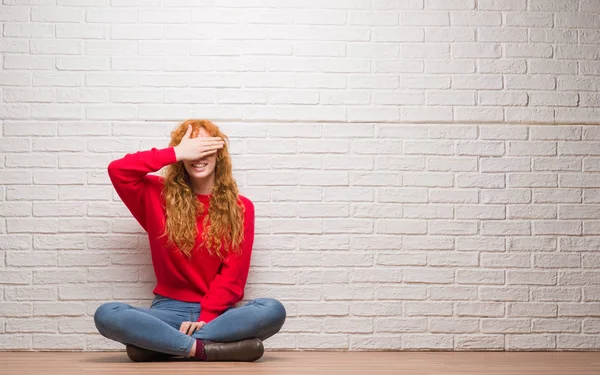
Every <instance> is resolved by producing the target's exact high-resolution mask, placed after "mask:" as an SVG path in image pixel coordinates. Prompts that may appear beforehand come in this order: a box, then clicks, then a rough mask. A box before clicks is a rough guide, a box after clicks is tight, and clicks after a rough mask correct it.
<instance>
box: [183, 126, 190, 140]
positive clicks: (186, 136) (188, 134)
mask: <svg viewBox="0 0 600 375" xmlns="http://www.w3.org/2000/svg"><path fill="white" fill-rule="evenodd" d="M191 135H192V125H188V127H187V129H186V131H185V134H184V135H183V139H190V136H191Z"/></svg>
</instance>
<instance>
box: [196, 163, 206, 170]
mask: <svg viewBox="0 0 600 375" xmlns="http://www.w3.org/2000/svg"><path fill="white" fill-rule="evenodd" d="M207 165H208V164H206V163H195V164H192V168H194V169H195V170H196V171H202V170H204V168H206V166H207Z"/></svg>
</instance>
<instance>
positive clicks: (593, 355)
mask: <svg viewBox="0 0 600 375" xmlns="http://www.w3.org/2000/svg"><path fill="white" fill-rule="evenodd" d="M199 371H202V373H205V374H244V375H257V374H261V375H270V374H273V375H288V374H309V375H325V374H328V375H330V374H344V375H347V374H360V375H374V374H386V375H387V374H390V375H391V374H394V375H398V374H402V375H411V374H413V375H470V374H472V375H475V374H476V375H483V374H486V375H488V374H489V375H508V374H518V375H534V374H535V375H539V374H544V375H598V374H600V352H406V351H403V352H317V351H304V352H265V354H264V356H263V357H262V358H261V359H260V360H258V361H256V362H252V363H247V362H192V361H183V360H175V361H168V362H152V363H134V362H131V361H130V360H129V359H128V358H127V355H126V354H125V352H0V374H6V375H9V374H10V375H12V374H14V375H34V374H35V375H54V374H60V375H80V374H92V375H95V374H98V375H100V374H102V375H106V374H108V375H116V374H132V375H135V374H140V375H141V374H145V375H153V374H170V375H171V374H172V375H187V374H195V375H196V374H199Z"/></svg>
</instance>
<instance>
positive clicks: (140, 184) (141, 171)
mask: <svg viewBox="0 0 600 375" xmlns="http://www.w3.org/2000/svg"><path fill="white" fill-rule="evenodd" d="M176 161H177V158H176V155H175V148H174V147H167V148H162V149H157V148H154V147H153V148H152V149H150V150H147V151H139V152H135V153H130V154H127V155H125V156H124V157H123V158H121V159H117V160H113V161H112V162H110V164H109V165H108V176H109V177H110V180H111V182H112V184H113V186H114V187H115V190H116V191H117V194H119V197H121V200H123V203H124V204H125V205H126V206H127V208H128V209H129V211H130V212H131V214H132V215H133V217H135V219H136V220H137V221H138V222H139V223H140V225H141V226H142V227H143V228H144V230H146V217H145V211H144V193H145V190H146V189H147V186H148V185H147V184H148V177H149V176H147V175H148V173H150V172H156V171H158V170H159V169H161V168H162V167H164V166H166V165H169V164H172V163H175V162H176Z"/></svg>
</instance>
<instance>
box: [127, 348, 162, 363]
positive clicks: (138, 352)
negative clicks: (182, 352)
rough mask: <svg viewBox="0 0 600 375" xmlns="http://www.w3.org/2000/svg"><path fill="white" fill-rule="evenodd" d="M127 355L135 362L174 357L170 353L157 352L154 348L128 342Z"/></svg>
mask: <svg viewBox="0 0 600 375" xmlns="http://www.w3.org/2000/svg"><path fill="white" fill-rule="evenodd" d="M125 347H126V348H127V356H128V357H129V359H131V360H132V361H133V362H154V361H164V360H167V359H169V357H172V356H171V355H170V354H166V353H161V352H155V351H154V350H150V349H144V348H140V347H139V346H135V345H131V344H126V345H125Z"/></svg>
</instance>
